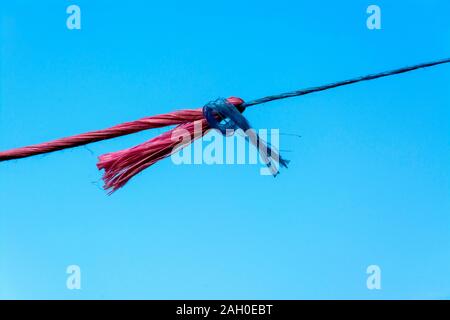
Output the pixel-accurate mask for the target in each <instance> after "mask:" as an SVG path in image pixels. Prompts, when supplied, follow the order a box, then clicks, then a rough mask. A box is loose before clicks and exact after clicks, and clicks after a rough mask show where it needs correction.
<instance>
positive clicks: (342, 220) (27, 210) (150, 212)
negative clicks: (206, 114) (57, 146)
mask: <svg viewBox="0 0 450 320" xmlns="http://www.w3.org/2000/svg"><path fill="white" fill-rule="evenodd" d="M373 3H375V4H377V5H379V6H380V7H381V9H382V28H383V29H382V30H379V31H369V30H368V29H367V28H366V17H367V14H366V8H367V6H368V5H370V4H373ZM70 4H77V5H79V6H80V7H81V10H82V29H81V30H80V31H76V30H74V31H71V30H68V29H67V28H66V17H67V14H66V12H65V10H66V7H67V6H68V5H70ZM449 14H450V3H449V2H448V1H447V0H428V1H425V0H423V1H417V0H408V1H406V0H405V1H387V0H386V1H381V0H377V1H366V0H352V1H323V0H321V1H284V0H280V1H265V0H264V1H262V0H258V1H242V0H239V1H235V0H227V1H180V0H178V1H170V0H169V1H167V0H165V1H113V2H111V1H87V0H77V1H75V2H73V1H2V2H1V4H0V17H1V41H0V46H1V55H0V58H1V69H0V72H1V77H0V81H1V92H0V98H1V101H0V149H2V150H4V149H9V148H12V147H18V146H22V145H27V144H32V143H38V142H42V141H47V140H51V139H54V138H58V137H62V136H67V135H71V134H76V133H81V132H85V131H89V130H92V129H100V128H104V127H108V126H110V125H114V124H117V123H121V122H124V121H128V120H134V119H137V118H140V117H143V116H147V115H153V114H157V113H163V112H168V111H172V110H174V109H180V108H194V107H200V106H202V105H203V104H204V103H206V102H207V101H209V100H211V99H215V98H216V97H219V96H225V97H226V96H230V95H236V96H241V97H243V98H244V99H251V98H257V97H261V96H265V95H268V94H272V93H279V92H284V91H287V90H293V89H297V88H302V87H307V86H311V85H318V84H323V83H327V82H330V81H335V80H341V79H345V78H348V77H353V76H357V75H361V74H366V73H369V72H376V71H382V70H385V69H391V68H396V67H400V66H404V65H409V64H414V63H418V62H423V61H428V60H433V59H440V58H444V57H446V56H450V24H449ZM449 74H450V66H440V67H437V68H434V69H428V70H423V71H418V72H415V73H410V74H407V75H401V76H398V77H392V78H388V79H382V80H377V81H373V82H370V83H365V84H358V85H354V86H351V87H345V88H340V89H336V90H333V91H327V92H323V93H319V94H315V95H310V96H306V97H302V98H297V99H290V100H284V101H280V102H275V103H271V104H267V105H263V106H259V107H255V108H252V109H251V110H248V112H246V115H247V116H248V118H249V119H250V121H251V122H252V124H253V125H254V126H255V127H257V128H280V130H281V132H282V133H296V134H299V135H301V136H302V138H301V139H298V138H295V137H291V136H282V137H281V148H282V149H288V150H291V151H292V152H289V153H286V156H287V158H289V159H290V160H291V166H290V168H289V169H288V170H283V171H282V173H281V174H280V175H279V176H278V177H277V178H276V179H273V178H271V177H266V176H260V175H259V173H258V170H259V166H254V165H253V166H251V165H247V166H242V165H241V166H217V165H216V166H207V165H202V166H174V165H173V164H172V163H171V161H170V160H165V161H162V162H161V163H158V164H157V165H155V166H154V167H152V168H150V169H148V170H146V171H145V172H143V173H142V174H141V175H139V176H138V177H136V178H135V179H134V180H132V181H131V183H129V184H128V185H127V186H126V187H125V188H124V189H122V190H120V191H119V192H117V193H116V194H114V195H113V196H110V197H108V196H107V195H106V194H105V192H103V191H102V190H101V188H100V187H101V181H100V177H101V172H98V171H97V169H96V166H95V163H96V157H97V156H98V155H101V154H103V153H105V152H110V151H116V150H120V149H123V148H127V147H130V146H132V145H135V144H138V143H141V142H143V141H145V140H147V139H148V138H149V137H151V136H154V135H155V134H158V133H161V132H162V131H163V130H162V129H161V130H155V131H154V132H143V133H139V134H136V135H133V136H129V137H124V138H120V139H116V140H113V141H108V142H102V143H98V144H94V145H90V146H89V147H88V148H83V147H81V148H77V149H74V150H69V151H63V152H59V153H55V154H51V155H46V156H38V157H34V158H30V159H24V160H21V161H13V162H8V163H0V298H21V299H22V298H57V299H79V298H86V299H91V298H139V299H140V298H149V299H155V298H158V299H172V298H183V299H188V298H189V299H197V298H202V299H210V298H211V299H212V298H254V299H263V298H264V299H311V298H324V299H329V298H344V299H345V298H367V299H379V298H387V299H391V298H405V299H408V298H425V299H427V298H438V299H446V298H450V197H449V191H450V190H449V189H450V188H449V187H450V184H449V182H450V166H449V163H450V148H449V132H450V81H449ZM71 264H76V265H79V266H80V267H81V272H82V289H81V290H78V291H77V290H68V289H67V288H66V278H67V275H66V273H65V271H66V267H67V266H68V265H71ZM371 264H376V265H379V266H380V267H381V269H382V290H379V291H370V290H368V289H367V288H366V278H367V275H366V268H367V266H369V265H371Z"/></svg>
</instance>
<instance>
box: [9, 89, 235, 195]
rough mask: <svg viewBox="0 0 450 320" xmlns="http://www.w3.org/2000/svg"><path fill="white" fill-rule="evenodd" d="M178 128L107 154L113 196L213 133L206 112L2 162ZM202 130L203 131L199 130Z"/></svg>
mask: <svg viewBox="0 0 450 320" xmlns="http://www.w3.org/2000/svg"><path fill="white" fill-rule="evenodd" d="M227 100H228V101H229V102H230V103H232V104H234V105H236V106H237V105H240V104H242V103H243V100H242V99H240V98H234V97H232V98H228V99H227ZM172 125H176V126H177V127H175V128H174V129H172V130H169V131H166V132H164V133H163V134H161V135H159V136H157V137H154V138H153V139H151V140H149V141H147V142H144V143H142V144H140V145H137V146H135V147H132V148H129V149H125V150H121V151H117V152H112V153H107V154H104V155H102V156H100V157H99V162H98V163H97V167H98V168H99V169H100V170H101V169H103V170H104V175H103V181H104V182H105V185H104V188H105V189H106V190H109V193H112V192H114V191H116V190H117V189H119V188H121V187H122V186H124V185H125V184H126V183H127V182H128V181H129V180H130V179H131V178H132V177H134V176H135V175H137V174H138V173H139V172H141V171H142V170H144V169H146V168H148V167H149V166H151V165H153V164H154V163H156V162H158V161H159V160H161V159H164V158H166V157H168V156H170V155H171V154H172V153H174V152H176V151H178V150H179V149H180V148H183V147H185V146H187V145H189V144H190V143H191V142H192V141H194V140H195V139H198V138H200V137H202V136H203V135H204V134H205V132H206V131H207V130H208V129H209V126H208V122H207V121H206V119H204V117H203V112H202V108H199V109H191V110H180V111H175V112H170V113H166V114H161V115H156V116H152V117H146V118H142V119H140V120H136V121H132V122H126V123H123V124H119V125H117V126H114V127H111V128H108V129H104V130H97V131H92V132H88V133H83V134H79V135H75V136H71V137H66V138H61V139H58V140H54V141H50V142H45V143H41V144H36V145H32V146H27V147H22V148H17V149H12V150H8V151H3V152H0V161H7V160H13V159H20V158H26V157H31V156H35V155H40V154H44V153H49V152H54V151H58V150H63V149H68V148H74V147H78V146H82V145H86V144H89V143H93V142H97V141H102V140H107V139H112V138H116V137H120V136H124V135H127V134H131V133H135V132H139V131H142V130H148V129H153V128H161V127H166V126H172ZM198 128H200V130H198ZM186 135H188V136H190V140H189V139H188V142H186V143H184V142H183V141H181V140H180V139H179V138H180V137H186Z"/></svg>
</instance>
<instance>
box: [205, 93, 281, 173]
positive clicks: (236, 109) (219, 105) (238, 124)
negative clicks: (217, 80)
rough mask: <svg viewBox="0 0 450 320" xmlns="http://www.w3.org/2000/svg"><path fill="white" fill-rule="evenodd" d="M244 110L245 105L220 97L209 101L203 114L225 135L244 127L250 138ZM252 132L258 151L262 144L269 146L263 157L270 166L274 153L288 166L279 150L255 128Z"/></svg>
mask: <svg viewBox="0 0 450 320" xmlns="http://www.w3.org/2000/svg"><path fill="white" fill-rule="evenodd" d="M244 110H245V107H242V106H239V105H238V106H235V105H234V104H232V103H231V102H229V101H227V100H226V99H223V98H219V99H217V100H215V101H211V102H209V103H207V104H206V105H205V106H204V107H203V116H204V117H205V119H206V121H207V122H208V125H209V126H210V127H211V128H213V129H217V130H219V131H220V132H221V133H222V134H223V135H228V134H230V133H234V131H235V130H237V129H242V130H243V131H244V133H246V136H245V137H246V139H247V140H249V135H248V134H249V131H248V130H250V129H252V128H251V126H250V123H249V122H248V120H247V119H246V118H245V117H244V116H243V115H242V112H243V111H244ZM250 132H252V135H253V138H254V139H250V141H251V142H252V143H253V144H254V145H255V147H256V148H257V149H258V151H259V147H260V146H261V145H264V146H265V147H266V148H267V156H266V157H264V156H263V158H265V160H266V164H267V166H268V167H269V168H272V161H273V160H274V157H273V155H275V154H277V156H278V157H277V158H278V159H277V160H278V163H279V164H280V165H281V166H283V167H285V168H287V165H288V163H289V160H286V159H283V158H282V157H281V155H280V154H279V153H278V152H276V151H273V150H272V148H271V146H270V144H269V143H267V142H265V141H264V140H263V139H261V138H260V137H259V135H258V134H257V133H256V131H255V130H252V131H250ZM278 173H279V172H278V170H276V171H272V174H273V176H276V175H277V174H278Z"/></svg>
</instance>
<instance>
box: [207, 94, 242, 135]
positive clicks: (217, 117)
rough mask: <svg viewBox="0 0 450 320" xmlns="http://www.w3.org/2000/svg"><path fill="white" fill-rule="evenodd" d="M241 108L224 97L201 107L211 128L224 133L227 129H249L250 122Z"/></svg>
mask: <svg viewBox="0 0 450 320" xmlns="http://www.w3.org/2000/svg"><path fill="white" fill-rule="evenodd" d="M241 110H242V111H240V110H239V109H238V107H236V106H235V105H234V104H232V103H230V102H228V101H227V100H226V99H223V98H219V99H217V100H215V101H211V102H209V103H208V104H206V105H205V106H204V107H203V116H204V117H205V118H206V120H207V121H208V124H209V126H210V127H211V128H213V129H217V130H219V131H220V132H221V133H222V134H223V135H226V134H227V130H236V129H242V130H244V131H247V130H248V129H250V124H249V123H248V121H247V119H246V118H245V117H244V116H243V115H242V113H241V112H243V111H244V108H241Z"/></svg>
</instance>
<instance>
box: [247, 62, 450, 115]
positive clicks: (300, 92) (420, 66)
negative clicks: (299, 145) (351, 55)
mask: <svg viewBox="0 0 450 320" xmlns="http://www.w3.org/2000/svg"><path fill="white" fill-rule="evenodd" d="M444 63H450V58H447V59H442V60H438V61H432V62H426V63H420V64H416V65H413V66H409V67H404V68H400V69H395V70H391V71H385V72H380V73H374V74H369V75H366V76H361V77H357V78H353V79H348V80H344V81H338V82H333V83H330V84H326V85H322V86H318V87H311V88H307V89H301V90H297V91H291V92H286V93H281V94H275V95H272V96H267V97H264V98H260V99H255V100H252V101H249V102H245V103H244V104H243V105H242V107H250V106H254V105H257V104H261V103H267V102H270V101H275V100H281V99H286V98H292V97H299V96H304V95H307V94H310V93H314V92H319V91H325V90H328V89H333V88H337V87H342V86H347V85H349V84H354V83H358V82H363V81H369V80H374V79H378V78H383V77H389V76H393V75H397V74H401V73H405V72H410V71H414V70H418V69H423V68H429V67H433V66H437V65H439V64H444Z"/></svg>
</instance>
